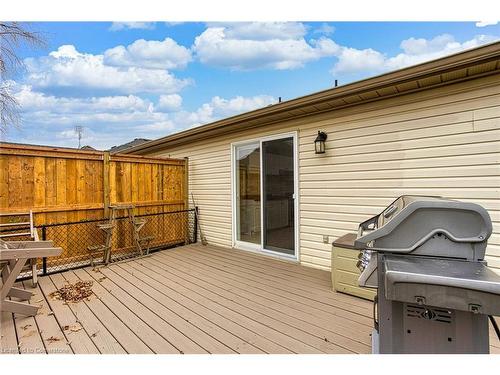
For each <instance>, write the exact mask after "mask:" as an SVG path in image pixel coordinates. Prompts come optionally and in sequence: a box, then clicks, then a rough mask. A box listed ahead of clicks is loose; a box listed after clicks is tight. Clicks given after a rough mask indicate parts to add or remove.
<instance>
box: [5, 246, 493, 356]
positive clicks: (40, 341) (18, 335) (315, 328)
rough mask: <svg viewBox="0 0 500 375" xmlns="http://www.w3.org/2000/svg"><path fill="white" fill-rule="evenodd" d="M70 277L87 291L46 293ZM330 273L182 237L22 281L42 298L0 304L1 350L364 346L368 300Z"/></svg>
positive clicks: (341, 349) (328, 349)
mask: <svg viewBox="0 0 500 375" xmlns="http://www.w3.org/2000/svg"><path fill="white" fill-rule="evenodd" d="M77 280H92V281H93V282H94V284H93V287H92V289H93V291H94V293H95V295H94V296H91V297H90V298H88V299H87V300H84V301H81V302H78V303H69V304H66V303H64V302H62V301H59V300H56V299H54V298H52V297H50V293H52V292H53V291H54V290H56V288H58V287H61V286H63V285H64V284H65V283H67V282H75V281H77ZM330 283H331V282H330V274H329V273H328V272H326V271H323V270H318V269H312V268H307V267H303V266H301V265H299V264H297V263H293V262H289V261H282V260H277V259H275V258H270V257H266V256H264V255H259V254H253V253H249V252H245V251H240V250H230V249H223V248H219V247H215V246H210V245H209V246H201V245H199V244H198V245H189V246H182V247H178V248H174V249H171V250H165V251H160V252H157V253H154V254H152V255H151V256H148V257H144V258H140V259H135V260H130V261H127V262H120V263H115V264H112V265H110V266H108V267H99V268H98V269H92V268H90V267H89V268H84V269H78V270H73V271H67V272H64V273H60V274H54V275H50V276H45V277H40V278H39V286H38V287H37V288H34V289H33V288H31V287H29V282H28V283H23V284H21V285H22V286H24V287H25V289H28V290H31V291H32V292H33V293H34V296H33V298H32V299H31V303H36V304H41V305H42V308H41V309H40V310H39V313H38V314H37V315H36V316H35V317H31V318H27V317H22V316H17V315H16V317H15V318H16V319H14V318H13V315H12V314H7V313H2V314H1V317H0V318H1V326H0V328H1V329H0V332H1V336H2V337H1V349H2V350H1V352H2V353H19V352H21V353H73V352H74V353H220V354H225V353H369V352H370V351H371V348H370V341H371V338H370V333H371V330H372V318H371V314H372V305H371V302H369V301H366V300H363V299H359V298H356V297H352V296H349V295H345V294H340V293H335V292H333V291H332V290H331V284H330ZM71 328H76V329H71ZM31 331H33V332H31ZM490 333H491V331H490ZM490 340H491V341H492V342H491V352H492V353H499V352H500V345H499V343H498V342H497V339H496V337H495V336H493V334H490Z"/></svg>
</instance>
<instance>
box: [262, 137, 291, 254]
mask: <svg viewBox="0 0 500 375" xmlns="http://www.w3.org/2000/svg"><path fill="white" fill-rule="evenodd" d="M262 176H263V177H262V192H263V208H264V215H263V219H264V224H263V228H264V243H263V247H264V249H266V250H272V251H278V252H280V253H285V254H289V255H294V254H295V223H294V222H295V220H294V218H295V214H294V211H295V209H294V197H295V195H294V191H295V179H294V163H293V138H292V137H290V138H281V139H275V140H271V141H263V142H262Z"/></svg>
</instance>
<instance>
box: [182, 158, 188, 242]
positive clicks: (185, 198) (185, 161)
mask: <svg viewBox="0 0 500 375" xmlns="http://www.w3.org/2000/svg"><path fill="white" fill-rule="evenodd" d="M183 190H184V191H183V193H184V211H185V213H186V215H185V216H186V217H185V220H186V221H185V223H184V230H185V232H184V233H185V235H184V238H185V239H186V240H185V244H186V245H187V244H188V243H189V211H188V210H189V158H188V157H185V158H184V189H183Z"/></svg>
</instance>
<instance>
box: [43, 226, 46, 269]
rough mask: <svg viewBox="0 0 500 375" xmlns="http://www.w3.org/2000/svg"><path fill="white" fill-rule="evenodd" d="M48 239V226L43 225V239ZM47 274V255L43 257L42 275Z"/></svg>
mask: <svg viewBox="0 0 500 375" xmlns="http://www.w3.org/2000/svg"><path fill="white" fill-rule="evenodd" d="M46 240H47V227H46V226H43V227H42V241H46ZM46 274H47V257H43V258H42V275H46Z"/></svg>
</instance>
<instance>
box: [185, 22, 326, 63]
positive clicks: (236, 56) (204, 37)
mask: <svg viewBox="0 0 500 375" xmlns="http://www.w3.org/2000/svg"><path fill="white" fill-rule="evenodd" d="M305 33H306V29H305V26H304V25H302V24H301V23H279V22H275V23H258V22H253V23H244V24H227V25H224V26H210V27H208V28H207V29H206V30H205V31H204V32H203V33H202V34H200V35H199V36H197V37H196V39H195V42H194V45H193V47H192V48H193V51H194V52H195V53H196V56H197V57H198V59H199V60H200V61H201V62H202V63H204V64H208V65H213V66H219V67H226V68H230V69H235V70H252V69H262V68H267V69H279V70H284V69H295V68H299V67H302V66H304V64H305V63H307V62H309V61H314V60H317V59H319V58H321V57H323V56H328V55H330V54H331V52H332V50H331V47H332V46H334V45H335V42H333V41H332V40H328V43H326V42H325V41H326V40H325V39H324V38H322V41H321V42H318V41H316V40H312V41H310V43H308V42H307V41H306V40H305V39H304V35H305ZM325 46H327V47H328V48H327V49H325V48H323V47H325Z"/></svg>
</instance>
